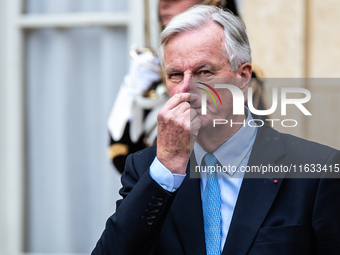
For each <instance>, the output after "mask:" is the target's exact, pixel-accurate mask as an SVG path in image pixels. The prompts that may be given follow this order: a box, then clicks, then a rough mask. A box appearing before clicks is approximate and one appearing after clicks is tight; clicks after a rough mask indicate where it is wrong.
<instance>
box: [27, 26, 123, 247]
mask: <svg viewBox="0 0 340 255" xmlns="http://www.w3.org/2000/svg"><path fill="white" fill-rule="evenodd" d="M126 33H127V32H126V29H125V28H116V29H104V28H82V29H70V30H65V29H64V30H57V29H42V30H35V31H31V32H29V33H28V34H27V41H26V52H27V58H26V77H27V81H26V84H27V88H26V90H27V109H26V111H27V136H28V141H27V144H28V145H27V152H28V155H27V157H28V173H27V179H28V183H27V197H28V201H27V213H28V214H27V215H28V216H27V217H26V218H27V236H26V239H27V248H26V249H27V251H29V252H35V253H48V252H53V253H71V252H74V253H87V254H88V253H89V252H90V251H91V250H92V249H93V248H94V246H95V243H96V241H97V240H98V238H99V237H100V234H101V232H102V230H103V229H104V224H105V221H106V219H107V218H108V216H109V215H111V214H112V213H113V212H114V210H115V201H116V200H117V199H118V198H119V196H118V189H119V188H120V185H121V184H120V181H119V175H118V172H117V171H116V170H115V169H114V168H113V166H112V165H111V163H110V162H109V160H108V158H107V147H108V143H109V135H108V131H107V126H106V123H107V119H108V116H109V112H110V110H111V107H112V104H113V101H114V99H115V96H116V92H117V90H118V87H119V85H120V83H121V81H122V80H123V77H124V75H125V73H126V69H127V59H128V47H127V45H126V43H127V42H126V38H127V34H126Z"/></svg>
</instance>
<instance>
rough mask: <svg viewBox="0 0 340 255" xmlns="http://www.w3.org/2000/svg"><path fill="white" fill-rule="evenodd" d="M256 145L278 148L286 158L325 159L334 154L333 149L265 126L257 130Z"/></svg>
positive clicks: (334, 150)
mask: <svg viewBox="0 0 340 255" xmlns="http://www.w3.org/2000/svg"><path fill="white" fill-rule="evenodd" d="M256 142H257V143H259V144H261V145H262V147H264V146H271V145H272V146H273V147H274V146H275V147H278V146H280V147H281V148H280V149H282V150H283V151H284V152H285V155H286V156H290V157H300V158H304V159H327V158H329V157H330V155H331V154H333V153H334V152H339V151H337V150H336V149H334V148H331V147H329V146H327V145H323V144H320V143H317V142H313V141H309V140H306V139H303V138H300V137H297V136H294V135H290V134H286V133H281V132H279V131H277V130H275V129H273V128H272V127H270V126H268V125H265V126H263V127H260V128H259V129H258V136H257V140H256Z"/></svg>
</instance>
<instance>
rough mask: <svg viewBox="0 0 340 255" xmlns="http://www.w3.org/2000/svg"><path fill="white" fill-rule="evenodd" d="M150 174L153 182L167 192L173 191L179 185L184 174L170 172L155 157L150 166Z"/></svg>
mask: <svg viewBox="0 0 340 255" xmlns="http://www.w3.org/2000/svg"><path fill="white" fill-rule="evenodd" d="M150 175H151V178H152V179H154V180H155V182H157V183H158V184H159V185H160V186H161V187H162V188H163V189H165V190H167V191H169V192H175V191H176V190H177V189H178V188H179V187H180V186H181V184H182V182H183V180H184V178H185V176H186V174H184V175H182V174H173V173H171V172H170V170H168V169H167V168H166V167H165V166H164V165H163V164H162V163H161V162H160V161H159V160H158V158H157V157H155V159H154V160H153V162H152V164H151V166H150Z"/></svg>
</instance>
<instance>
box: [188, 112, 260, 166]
mask: <svg viewBox="0 0 340 255" xmlns="http://www.w3.org/2000/svg"><path fill="white" fill-rule="evenodd" d="M245 108H246V110H247V115H248V116H247V119H246V121H245V126H242V127H241V128H240V129H239V130H238V131H237V132H236V133H235V134H234V135H233V136H232V137H231V138H230V139H229V140H227V141H226V142H225V143H223V144H222V145H221V146H220V147H219V148H218V149H217V150H216V151H214V152H213V154H214V156H215V157H216V158H217V160H218V162H219V163H220V165H221V166H228V165H231V166H236V167H238V166H239V165H240V164H241V162H242V161H243V159H244V158H245V157H246V155H247V154H248V153H249V151H250V150H251V148H252V147H253V144H254V141H255V137H256V133H257V127H251V126H249V125H248V123H249V121H251V120H252V119H253V117H252V116H251V114H250V112H249V109H248V108H247V107H245ZM254 123H255V122H254V121H253V122H251V125H252V126H254ZM194 153H195V158H196V161H197V165H198V166H201V164H202V159H203V157H204V156H205V154H207V152H205V151H204V150H203V149H202V147H201V146H200V145H199V144H198V143H196V142H195V144H194ZM226 155H228V156H227V157H226Z"/></svg>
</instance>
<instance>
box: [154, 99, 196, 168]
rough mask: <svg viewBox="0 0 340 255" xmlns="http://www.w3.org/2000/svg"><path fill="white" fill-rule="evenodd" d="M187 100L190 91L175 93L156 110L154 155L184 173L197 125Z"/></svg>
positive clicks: (166, 165) (193, 111) (194, 114)
mask: <svg viewBox="0 0 340 255" xmlns="http://www.w3.org/2000/svg"><path fill="white" fill-rule="evenodd" d="M189 101H190V93H182V94H176V95H174V96H173V97H171V98H170V99H169V100H168V102H167V103H166V104H165V105H164V107H163V108H162V110H161V111H160V112H159V113H158V132H157V158H158V160H159V161H160V162H161V163H162V164H163V165H164V166H165V167H166V168H167V169H169V170H170V171H171V172H172V173H176V174H185V170H186V167H187V164H188V161H189V157H190V153H191V148H192V146H193V144H194V142H195V141H196V138H197V134H198V130H199V128H200V127H201V121H200V119H198V118H197V113H196V111H195V110H193V109H190V103H189ZM190 127H191V130H190ZM190 131H191V132H190Z"/></svg>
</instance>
